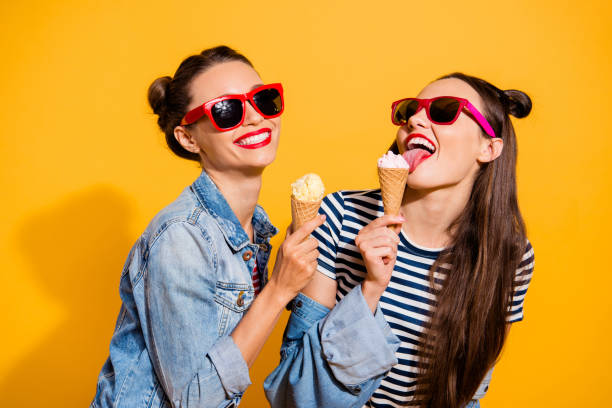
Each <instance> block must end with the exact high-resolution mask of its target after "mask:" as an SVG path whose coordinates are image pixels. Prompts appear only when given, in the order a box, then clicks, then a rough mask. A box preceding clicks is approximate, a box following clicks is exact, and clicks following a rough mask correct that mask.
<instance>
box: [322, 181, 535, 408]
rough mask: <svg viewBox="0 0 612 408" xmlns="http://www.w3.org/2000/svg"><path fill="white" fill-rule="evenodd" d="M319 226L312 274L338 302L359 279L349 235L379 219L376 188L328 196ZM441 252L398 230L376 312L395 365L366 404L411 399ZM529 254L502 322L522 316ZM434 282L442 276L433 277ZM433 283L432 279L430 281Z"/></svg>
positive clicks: (358, 263) (362, 272)
mask: <svg viewBox="0 0 612 408" xmlns="http://www.w3.org/2000/svg"><path fill="white" fill-rule="evenodd" d="M320 212H321V213H324V214H326V215H327V219H326V221H325V223H324V224H323V225H322V226H320V227H319V228H318V229H317V230H315V232H314V233H313V236H314V237H315V238H316V239H317V240H318V241H319V253H320V255H319V259H318V270H319V272H321V273H323V274H325V275H326V276H328V277H330V278H332V279H335V280H336V282H337V285H338V290H337V293H336V301H339V300H340V299H342V298H343V297H344V296H345V295H346V294H347V293H348V292H349V291H350V290H351V289H352V288H353V287H355V286H356V285H358V284H359V283H360V282H361V281H362V280H363V279H364V277H365V274H366V269H365V266H364V263H363V260H362V258H361V254H360V252H359V249H358V248H357V247H356V246H355V237H356V236H357V233H358V232H359V230H361V228H363V227H364V226H366V225H368V224H369V223H370V222H371V221H373V220H374V219H376V218H378V217H380V216H382V215H384V212H383V205H382V198H381V194H380V190H361V191H339V192H336V193H333V194H330V195H328V196H327V197H325V199H324V200H323V203H322V204H321V210H320ZM440 252H441V249H437V250H433V249H429V248H423V247H420V246H418V245H415V244H413V243H411V242H410V241H409V239H408V237H407V236H406V234H405V233H404V232H403V231H402V232H401V233H400V244H399V245H398V253H397V260H396V263H395V267H394V269H393V274H392V276H391V281H390V283H389V285H388V287H387V289H386V290H385V292H384V293H383V295H382V296H381V298H380V302H379V305H380V308H381V310H382V313H383V315H384V316H385V319H386V320H387V322H388V323H389V326H390V327H391V330H392V331H393V333H394V334H395V335H396V336H397V337H398V338H399V339H400V340H401V346H400V348H399V349H398V351H397V353H396V357H397V359H398V364H397V365H395V366H394V367H393V368H392V369H391V371H390V372H389V374H388V375H387V376H386V377H385V378H384V379H383V380H382V383H381V385H380V387H379V388H378V389H377V390H376V391H375V392H374V394H373V395H372V397H371V399H370V401H369V406H372V407H377V408H382V407H385V408H386V407H399V406H402V404H403V403H405V402H407V401H411V400H412V399H413V394H414V390H415V388H416V373H417V365H416V363H417V354H416V353H417V348H418V347H419V345H420V344H421V340H422V336H423V331H424V329H425V324H426V322H427V321H428V320H429V317H428V315H429V314H430V313H431V310H432V305H433V304H434V301H435V296H434V295H433V293H432V290H431V289H432V288H431V285H430V275H429V273H430V272H429V269H430V267H431V265H432V264H433V263H434V261H435V260H436V258H437V257H438V255H439V254H440ZM533 264H534V254H533V248H532V247H531V244H529V243H528V245H527V249H526V251H525V254H524V256H523V258H522V261H521V263H520V265H519V268H518V269H517V271H516V276H515V283H516V284H515V290H514V293H513V299H512V303H511V306H510V309H509V311H508V316H507V319H506V320H507V321H508V322H509V323H511V322H517V321H519V320H522V318H523V301H524V299H525V294H526V292H527V287H528V285H529V282H530V280H531V275H532V271H533ZM434 277H435V278H439V279H443V278H444V277H443V276H441V275H438V274H437V273H436V274H434ZM436 281H438V279H436Z"/></svg>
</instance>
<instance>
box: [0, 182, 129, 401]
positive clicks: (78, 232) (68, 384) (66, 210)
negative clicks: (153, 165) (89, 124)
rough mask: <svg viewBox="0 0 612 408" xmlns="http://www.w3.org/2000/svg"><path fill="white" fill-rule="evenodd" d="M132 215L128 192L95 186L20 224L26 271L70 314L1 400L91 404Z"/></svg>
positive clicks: (0, 391)
mask: <svg viewBox="0 0 612 408" xmlns="http://www.w3.org/2000/svg"><path fill="white" fill-rule="evenodd" d="M129 215H130V206H129V202H128V198H127V197H126V196H125V195H123V194H121V193H120V192H118V191H116V190H115V189H113V188H110V187H106V186H98V187H93V188H91V189H88V190H86V191H84V192H80V193H77V194H74V195H71V196H69V197H67V198H66V199H65V200H63V201H61V202H60V203H58V204H56V205H52V206H49V207H46V208H45V210H43V211H42V212H40V213H38V214H36V215H34V216H32V217H31V218H29V219H28V220H26V222H24V223H23V224H22V226H21V228H20V230H19V231H18V232H17V234H18V237H17V238H18V242H19V243H20V246H21V249H22V254H23V256H24V257H25V258H26V259H27V260H28V261H29V263H30V265H31V269H32V270H31V273H32V275H33V276H34V277H35V278H36V279H37V280H38V281H40V282H41V286H42V288H43V289H44V290H47V291H48V292H49V296H51V297H53V298H55V299H56V300H57V302H58V303H60V304H62V306H63V307H64V308H65V310H67V311H68V313H67V314H68V317H67V318H66V320H65V321H63V322H62V323H61V324H59V326H58V327H57V328H56V330H55V331H54V332H52V334H51V335H49V336H48V337H47V338H45V339H43V340H42V341H41V343H40V345H39V346H38V348H36V349H33V350H32V351H31V352H30V353H29V355H27V357H26V358H24V359H23V360H22V361H20V362H18V363H17V364H16V365H15V367H14V368H13V369H12V370H11V372H10V373H9V374H8V375H7V377H6V378H5V380H4V381H3V382H2V383H1V384H0V406H2V407H11V408H15V407H28V408H32V407H66V408H71V407H86V406H89V404H90V403H91V400H92V399H93V397H94V394H95V391H96V382H97V377H98V373H99V371H100V369H101V368H102V365H103V363H104V361H105V359H106V356H108V347H109V342H110V337H111V335H112V331H113V329H114V324H115V319H116V317H117V313H118V311H119V307H120V299H119V289H118V288H119V277H120V274H121V269H122V266H123V262H124V260H125V258H126V257H127V255H128V252H129V249H130V247H131V245H132V244H133V241H135V237H131V236H130V234H129V232H128V221H129ZM34 313H35V312H34ZM41 313H44V311H41Z"/></svg>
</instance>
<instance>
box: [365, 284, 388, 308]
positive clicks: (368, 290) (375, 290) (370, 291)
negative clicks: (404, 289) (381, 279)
mask: <svg viewBox="0 0 612 408" xmlns="http://www.w3.org/2000/svg"><path fill="white" fill-rule="evenodd" d="M385 289H386V287H382V286H380V285H378V284H376V283H374V282H371V281H368V280H364V281H363V282H362V283H361V293H362V294H363V297H364V299H365V301H366V303H367V304H368V306H369V307H370V310H371V311H372V313H374V312H375V311H376V306H377V305H378V301H379V300H380V297H381V296H382V294H383V292H384V291H385Z"/></svg>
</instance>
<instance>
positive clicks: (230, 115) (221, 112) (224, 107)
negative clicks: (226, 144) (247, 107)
mask: <svg viewBox="0 0 612 408" xmlns="http://www.w3.org/2000/svg"><path fill="white" fill-rule="evenodd" d="M210 113H211V114H212V117H213V119H214V120H215V123H216V124H217V126H219V127H220V128H221V129H227V128H231V127H232V126H236V125H237V124H239V123H240V121H241V120H242V101H240V100H239V99H226V100H224V101H221V102H217V103H215V104H214V106H213V107H212V108H211V109H210Z"/></svg>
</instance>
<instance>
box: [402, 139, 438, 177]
mask: <svg viewBox="0 0 612 408" xmlns="http://www.w3.org/2000/svg"><path fill="white" fill-rule="evenodd" d="M435 152H436V146H435V145H434V144H433V142H432V141H431V140H429V139H428V138H427V137H425V135H421V134H416V133H415V134H413V135H411V136H410V137H408V139H407V140H406V151H405V152H404V154H403V155H402V156H403V157H404V159H405V160H406V161H407V162H408V165H409V166H410V172H411V173H412V172H413V171H414V170H415V169H416V168H417V167H418V166H419V164H421V163H422V162H423V161H425V160H427V159H428V158H429V157H431V155H433V154H434V153H435Z"/></svg>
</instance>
